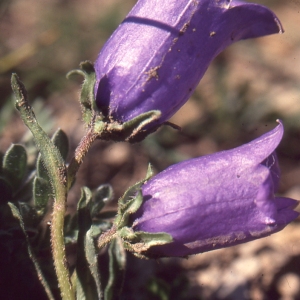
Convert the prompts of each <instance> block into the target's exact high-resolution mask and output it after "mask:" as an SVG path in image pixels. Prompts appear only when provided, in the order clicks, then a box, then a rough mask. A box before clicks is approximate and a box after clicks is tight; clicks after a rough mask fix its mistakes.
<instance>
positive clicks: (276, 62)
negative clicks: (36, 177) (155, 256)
mask: <svg viewBox="0 0 300 300" xmlns="http://www.w3.org/2000/svg"><path fill="white" fill-rule="evenodd" d="M253 2H256V3H259V4H264V5H266V6H268V7H270V8H272V9H273V11H274V12H275V13H276V14H277V16H278V17H279V19H280V20H281V22H282V24H283V27H284V29H285V33H284V34H282V35H272V36H269V37H264V38H259V39H255V40H247V41H242V42H238V43H237V44H234V45H232V46H231V47H229V48H228V49H226V50H225V51H224V52H223V53H222V54H221V55H219V56H218V57H217V58H216V59H215V61H214V62H213V63H212V64H211V66H210V67H209V69H208V71H207V73H206V74H205V76H204V78H203V79H202V81H201V83H200V85H199V86H198V88H197V90H196V91H195V93H194V95H193V96H192V97H191V99H190V100H189V101H188V102H187V103H186V104H185V105H184V106H183V107H182V108H181V110H180V111H179V112H178V113H177V114H176V115H174V116H173V117H172V119H171V120H170V121H171V122H173V123H175V124H177V125H179V126H180V127H181V128H182V131H177V130H174V129H172V128H170V127H163V128H161V129H160V130H159V131H158V132H156V133H154V134H152V135H151V136H149V137H148V138H147V139H146V140H145V141H143V142H142V143H139V144H135V145H129V144H127V143H108V142H101V141H96V143H95V144H94V146H93V147H92V149H91V151H90V153H89V154H88V156H87V158H86V160H85V162H84V164H83V165H82V167H81V169H80V173H79V175H78V180H77V185H76V186H75V187H74V188H73V189H72V191H71V193H70V199H69V210H70V212H72V210H73V211H74V209H75V207H76V201H77V200H78V195H79V187H80V186H82V185H87V186H88V187H90V188H96V187H97V186H99V185H100V184H103V183H110V184H111V185H112V186H113V188H114V194H115V197H114V198H115V202H114V204H113V205H115V203H116V201H117V199H118V197H119V196H120V195H121V194H122V193H123V192H124V191H125V189H126V188H127V187H128V186H130V185H131V184H133V183H134V182H136V181H138V180H140V179H141V178H143V176H144V174H145V172H146V168H147V164H148V162H151V163H152V165H153V166H154V170H155V172H159V171H161V170H163V169H165V168H166V167H167V166H169V165H171V164H173V163H176V162H178V161H181V160H184V159H188V158H192V157H197V156H201V155H205V154H209V153H213V152H216V151H220V150H224V149H230V148H233V147H236V146H239V145H241V144H243V143H245V142H248V141H250V140H252V139H254V138H256V137H258V136H259V135H261V134H263V133H264V132H266V131H269V130H270V129H272V128H273V127H275V126H276V122H275V121H276V119H281V120H282V121H283V124H284V125H285V136H284V139H283V141H282V143H281V144H280V146H279V148H278V157H279V162H280V166H281V170H282V180H281V186H280V190H279V193H280V194H281V195H284V196H287V197H291V198H294V199H299V200H300V31H299V24H300V1H297V0H285V1H283V0H269V1H267V0H265V1H262V0H261V1H253ZM135 3H136V1H134V0H40V1H36V0H1V1H0V95H1V98H0V152H1V153H3V152H5V150H7V148H8V147H9V146H10V144H11V143H19V142H26V140H27V139H28V133H27V129H26V127H25V126H24V125H23V124H22V122H21V120H20V118H19V116H18V114H17V113H16V112H15V110H14V108H13V105H12V101H11V97H12V94H11V88H10V76H11V73H12V72H16V73H17V74H18V75H19V76H20V78H21V80H22V81H23V82H24V84H25V85H26V87H27V90H28V94H29V98H30V100H31V102H32V103H33V106H34V108H35V111H36V114H37V118H38V120H39V121H40V123H41V124H42V126H43V127H44V129H45V130H46V131H47V132H49V134H51V133H54V131H55V130H56V129H57V128H58V127H60V128H61V129H63V130H64V131H65V132H66V133H67V134H68V136H69V141H70V145H71V150H74V149H75V147H76V145H77V144H78V142H79V141H80V139H81V137H82V136H83V134H84V126H83V124H82V122H81V119H80V118H81V117H80V107H79V103H78V97H79V92H80V85H81V78H77V77H75V78H72V79H71V80H67V79H66V73H67V72H68V71H70V70H72V69H76V68H78V66H79V63H80V62H81V61H84V60H90V61H94V60H95V59H96V57H97V55H98V52H99V51H100V49H101V47H102V46H103V44H104V43H105V41H106V39H107V38H108V37H109V36H110V34H111V33H112V32H113V31H114V30H115V29H116V27H117V26H118V24H119V23H120V22H121V21H122V20H123V18H124V17H125V16H126V14H127V13H128V12H129V10H130V9H131V7H132V6H133V5H134V4H135ZM29 159H30V157H29ZM199 222H201V220H199ZM199 224H200V223H199ZM199 226H201V225H199ZM299 235H300V222H299V220H298V221H296V222H294V223H293V224H291V225H289V226H288V227H287V228H286V229H285V230H283V231H282V232H280V233H278V234H276V235H274V236H271V237H268V238H265V239H262V240H259V241H255V242H251V243H248V244H244V245H240V246H236V247H232V248H229V249H223V250H217V251H213V252H209V253H204V254H199V255H196V256H193V257H191V258H189V259H188V260H182V259H163V260H159V261H158V262H156V261H140V260H138V259H135V258H134V257H132V256H131V255H128V259H129V261H130V263H129V265H130V268H128V271H127V272H128V273H127V277H126V280H125V283H124V287H125V296H124V297H123V299H161V300H165V299H230V300H231V299H239V300H240V299H257V300H259V299H271V300H273V299H285V300H288V299H300V240H299Z"/></svg>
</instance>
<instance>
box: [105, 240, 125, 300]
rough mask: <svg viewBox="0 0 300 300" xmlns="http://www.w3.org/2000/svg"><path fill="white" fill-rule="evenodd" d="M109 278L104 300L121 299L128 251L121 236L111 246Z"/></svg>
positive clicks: (109, 251)
mask: <svg viewBox="0 0 300 300" xmlns="http://www.w3.org/2000/svg"><path fill="white" fill-rule="evenodd" d="M108 253H109V278H108V282H107V285H106V287H105V291H104V300H115V299H119V297H120V295H121V291H122V286H123V282H124V275H125V267H126V253H125V250H124V247H123V243H122V241H121V239H120V238H115V239H114V240H113V241H112V242H111V244H110V246H109V250H108Z"/></svg>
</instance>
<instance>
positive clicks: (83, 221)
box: [76, 187, 102, 299]
mask: <svg viewBox="0 0 300 300" xmlns="http://www.w3.org/2000/svg"><path fill="white" fill-rule="evenodd" d="M91 199H92V192H91V191H90V189H88V188H87V187H84V188H82V190H81V198H80V200H79V203H78V228H79V232H78V239H77V264H76V274H77V283H76V293H77V299H101V297H102V296H101V288H100V278H99V273H98V269H97V268H98V267H97V255H96V250H95V246H94V242H93V239H92V237H91V235H90V233H89V229H90V228H91V226H92V219H91V216H90V211H89V205H90V201H91Z"/></svg>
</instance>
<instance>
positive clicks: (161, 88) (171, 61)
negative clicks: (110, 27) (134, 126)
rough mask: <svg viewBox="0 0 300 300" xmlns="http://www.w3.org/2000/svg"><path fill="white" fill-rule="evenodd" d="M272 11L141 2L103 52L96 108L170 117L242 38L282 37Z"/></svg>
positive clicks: (198, 1) (205, 0)
mask: <svg viewBox="0 0 300 300" xmlns="http://www.w3.org/2000/svg"><path fill="white" fill-rule="evenodd" d="M282 30H283V29H282V27H281V24H280V22H279V20H278V19H277V17H276V16H275V15H274V13H273V12H271V11H270V10H269V9H267V8H266V7H264V6H261V5H258V4H252V3H244V2H241V1H235V0H232V1H230V0H184V1H183V0H139V1H138V2H137V3H136V5H135V6H134V7H133V9H132V10H131V12H130V13H129V14H128V16H127V17H126V18H125V20H124V21H123V22H122V24H121V25H120V26H119V27H118V28H117V30H116V31H115V32H114V33H113V35H112V36H111V37H110V39H109V40H108V41H107V43H106V44H105V45H104V47H103V49H102V50H101V52H100V54H99V56H98V58H97V60H96V62H95V71H96V84H95V98H96V103H97V106H98V107H99V109H100V110H101V111H102V113H103V114H104V115H105V116H107V117H109V118H110V119H111V120H113V121H117V122H119V123H124V122H127V121H130V120H132V119H133V118H135V117H137V116H139V115H141V114H143V113H146V112H148V111H153V110H155V111H160V112H161V115H160V117H159V118H157V119H156V120H154V121H153V122H152V124H149V125H147V128H150V127H156V126H159V125H161V124H162V123H163V122H165V121H166V120H168V119H169V118H170V117H171V116H172V115H173V114H174V113H175V112H176V111H177V110H178V109H179V108H180V107H181V106H182V105H183V104H184V103H185V102H186V101H187V100H188V98H189V97H190V95H191V94H192V92H193V91H194V90H195V88H196V86H197V84H198V83H199V81H200V79H201V78H202V76H203V74H204V73H205V71H206V69H207V68H208V66H209V64H210V62H211V61H212V60H213V58H214V57H216V55H218V54H219V53H220V52H221V51H222V50H224V49H225V48H226V47H227V46H229V45H231V44H232V43H234V42H236V41H239V40H241V39H248V38H255V37H260V36H264V35H268V34H273V33H278V32H282Z"/></svg>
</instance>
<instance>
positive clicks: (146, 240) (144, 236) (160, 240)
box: [134, 231, 173, 248]
mask: <svg viewBox="0 0 300 300" xmlns="http://www.w3.org/2000/svg"><path fill="white" fill-rule="evenodd" d="M134 234H135V236H136V239H137V240H138V241H139V243H143V245H144V246H145V247H147V248H150V247H152V246H159V245H165V244H169V243H171V242H173V238H172V236H171V235H170V234H168V233H165V232H157V233H149V232H143V231H135V232H134Z"/></svg>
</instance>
